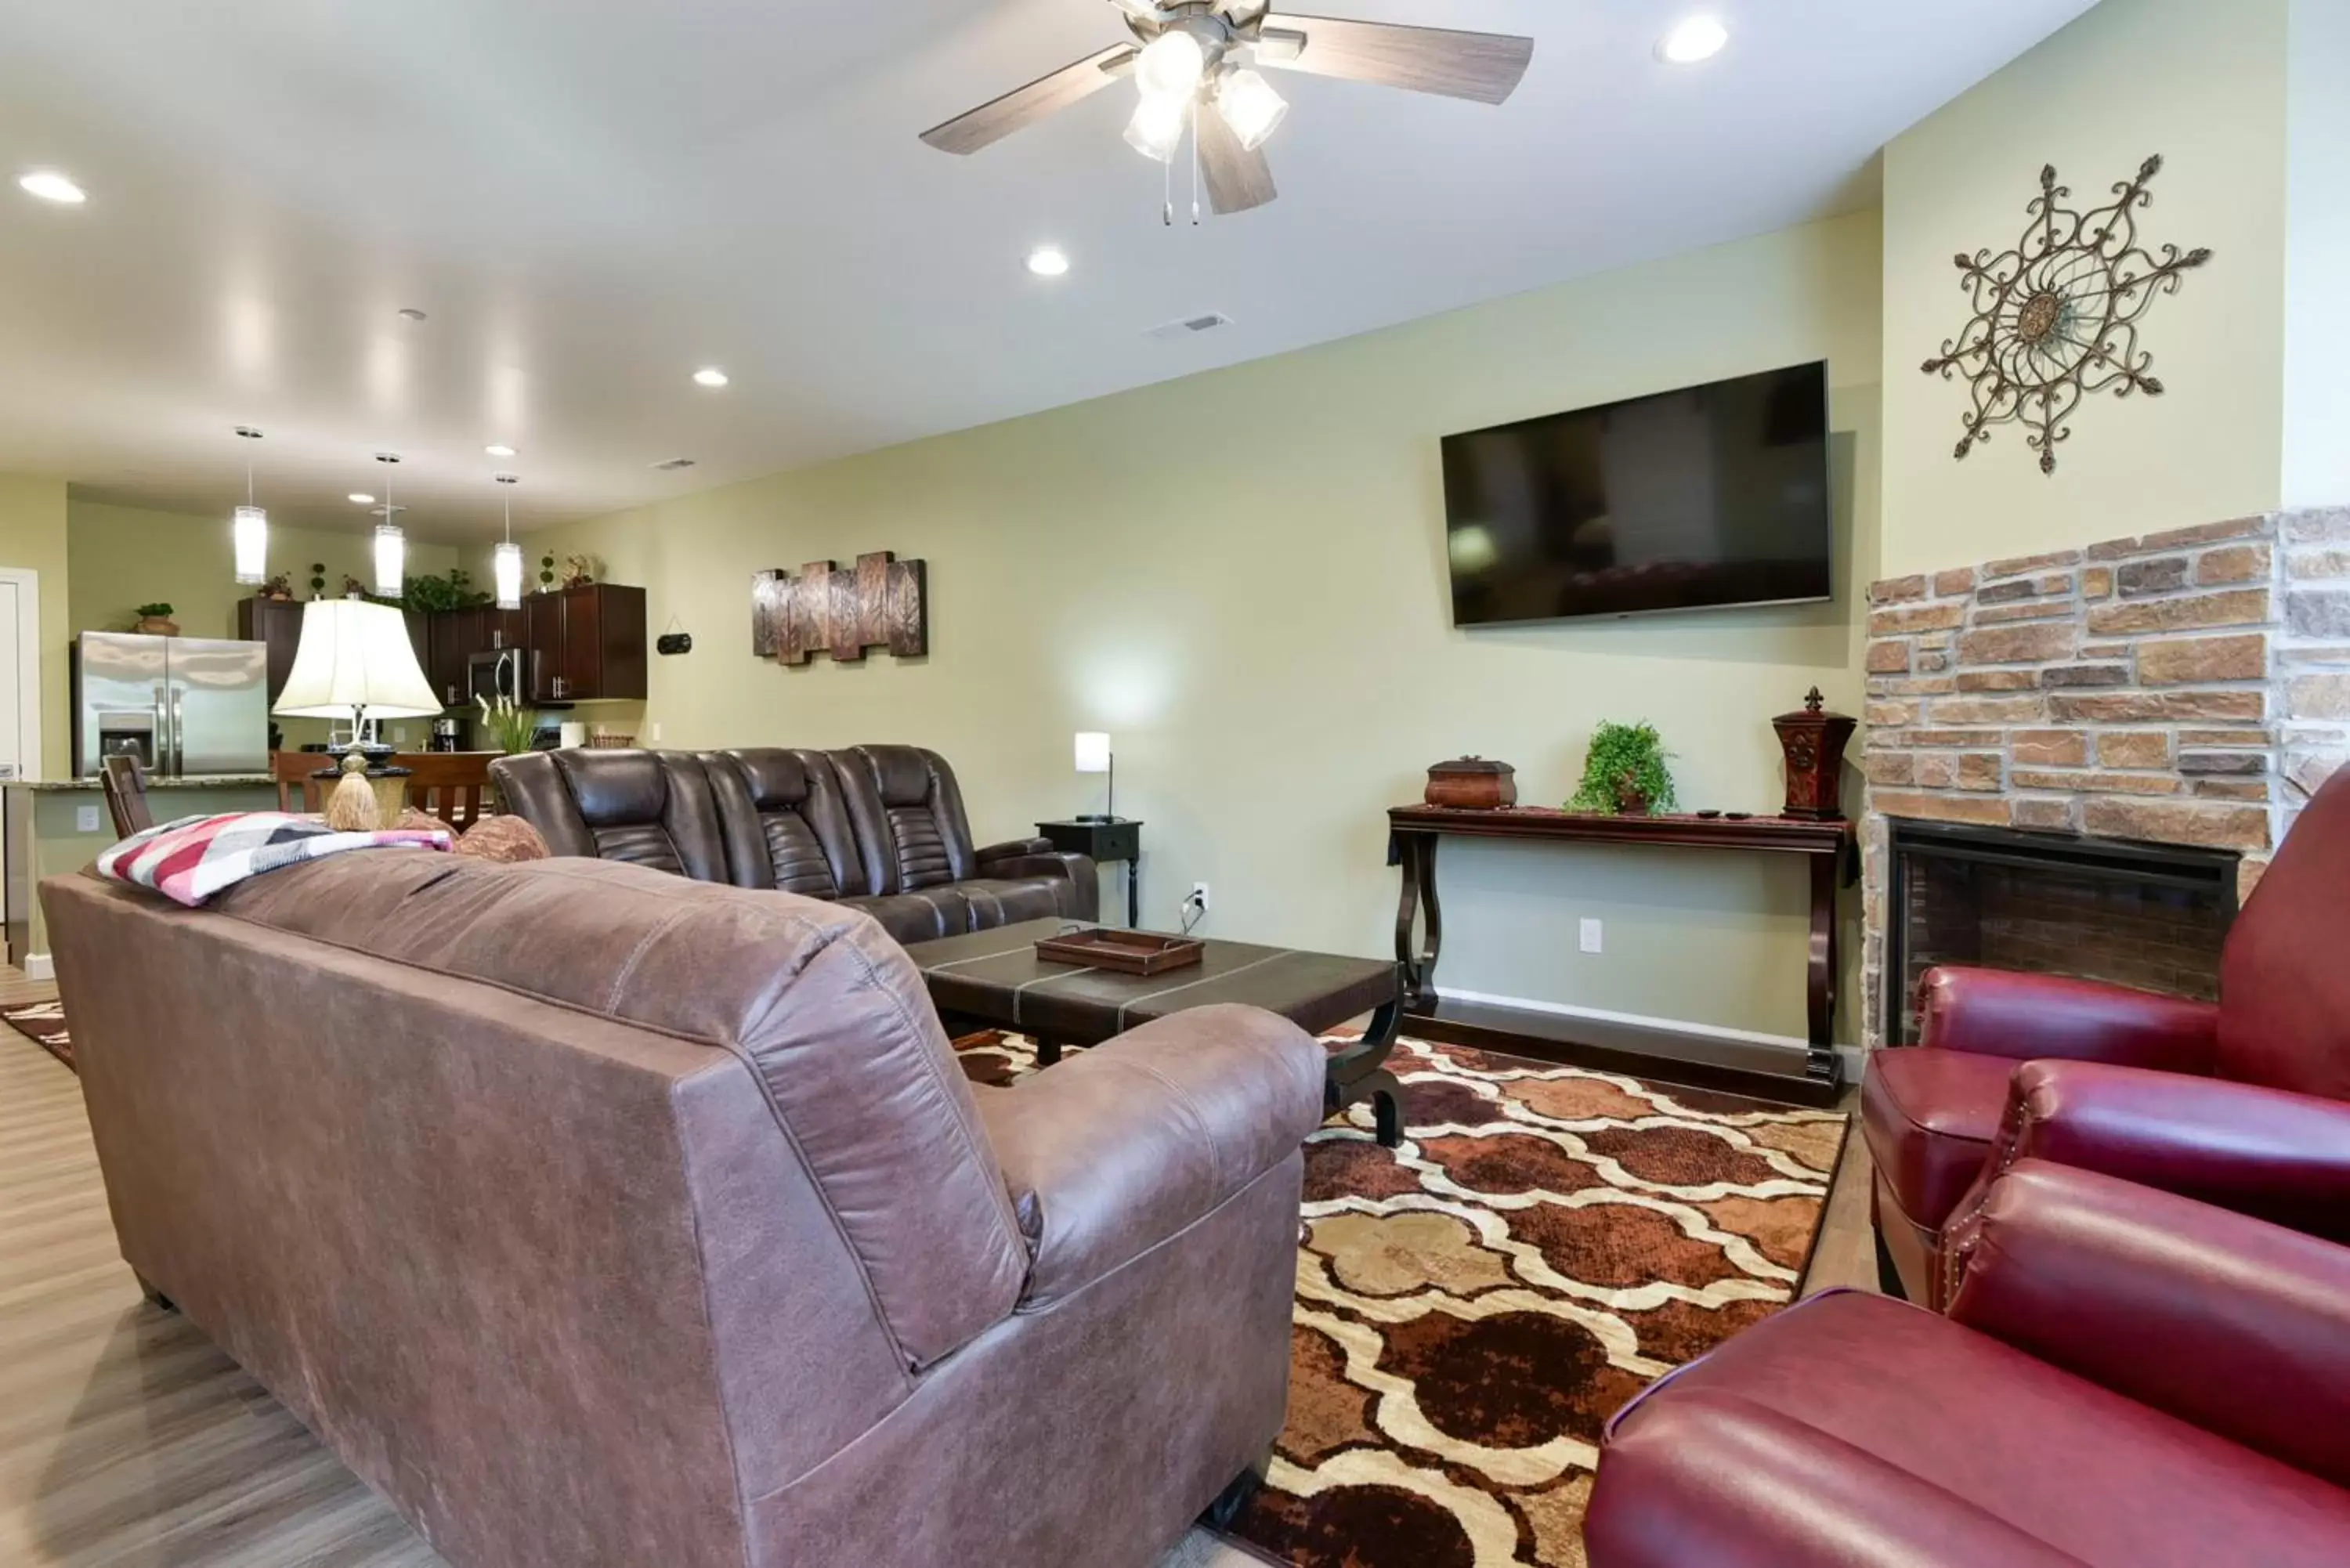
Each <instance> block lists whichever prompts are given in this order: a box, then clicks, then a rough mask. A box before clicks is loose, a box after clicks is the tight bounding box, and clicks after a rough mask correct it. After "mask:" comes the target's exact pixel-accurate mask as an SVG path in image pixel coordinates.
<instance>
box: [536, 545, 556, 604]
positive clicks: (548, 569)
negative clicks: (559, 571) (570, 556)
mask: <svg viewBox="0 0 2350 1568" xmlns="http://www.w3.org/2000/svg"><path fill="white" fill-rule="evenodd" d="M538 591H539V592H540V593H543V594H551V593H553V592H554V591H555V556H553V555H552V554H548V555H545V556H540V557H539V558H538Z"/></svg>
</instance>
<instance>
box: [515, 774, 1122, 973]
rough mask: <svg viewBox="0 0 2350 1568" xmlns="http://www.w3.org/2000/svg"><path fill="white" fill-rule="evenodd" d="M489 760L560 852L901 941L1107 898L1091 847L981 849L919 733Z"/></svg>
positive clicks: (1087, 909) (1078, 911) (1092, 913)
mask: <svg viewBox="0 0 2350 1568" xmlns="http://www.w3.org/2000/svg"><path fill="white" fill-rule="evenodd" d="M490 773H491V776H492V777H494V778H495V779H496V780H497V782H498V788H499V790H500V791H501V793H502V794H504V798H505V801H506V805H507V806H508V808H509V809H510V810H512V811H515V812H516V813H517V814H519V815H521V816H522V817H524V818H525V820H526V821H528V822H529V823H530V825H531V826H533V827H536V828H537V829H538V831H539V833H540V834H541V836H544V837H545V838H546V843H547V847H549V848H550V849H552V850H554V851H555V853H556V854H557V855H582V856H590V857H596V858H598V859H603V860H626V861H630V862H633V863H635V864H637V865H639V866H650V867H655V868H656V869H659V870H662V871H671V872H675V873H677V874H678V875H680V876H684V877H692V878H693V879H694V880H695V881H697V882H731V883H733V885H734V886H735V887H738V888H782V889H783V890H784V891H785V892H787V893H798V894H801V895H802V896H804V897H806V898H824V899H827V900H831V901H834V902H838V903H843V904H847V905H848V906H849V907H850V908H852V909H862V910H864V911H865V912H866V913H868V914H869V915H871V916H872V917H873V918H874V919H877V920H879V921H880V922H881V926H882V929H884V930H887V931H888V932H889V934H890V935H891V936H893V937H895V938H897V939H898V940H899V941H901V942H926V941H933V940H937V939H939V938H941V937H954V936H961V935H962V934H963V933H965V932H966V931H984V930H992V929H995V928H996V927H998V926H1007V925H1012V924H1014V923H1016V922H1018V921H1021V920H1037V919H1053V918H1055V917H1057V918H1060V919H1077V920H1090V919H1097V918H1098V916H1099V912H1100V905H1101V881H1100V877H1098V876H1097V873H1096V871H1095V868H1094V863H1093V861H1092V860H1090V859H1088V858H1087V857H1085V856H1083V855H1058V854H1055V853H1054V851H1053V846H1052V845H1051V844H1049V843H1048V842H1046V841H1045V840H1044V839H1041V838H1024V839H1016V840H1014V841H1013V842H1011V843H1009V844H998V845H993V846H989V847H987V848H984V849H981V848H974V847H973V846H972V835H971V822H970V819H969V818H968V817H966V816H965V815H963V806H962V790H961V789H959V788H958V787H956V784H955V776H954V770H953V769H952V768H950V767H949V766H947V763H946V760H945V759H944V758H943V757H941V756H940V755H939V754H938V753H936V752H930V751H924V750H922V749H921V748H920V747H917V746H854V747H851V748H849V749H848V750H847V751H840V752H807V751H786V750H783V749H781V748H770V749H760V750H746V751H733V752H599V751H577V750H575V751H562V752H531V753H525V754H523V755H520V756H513V757H503V758H500V759H499V760H498V761H496V762H494V763H491V764H490Z"/></svg>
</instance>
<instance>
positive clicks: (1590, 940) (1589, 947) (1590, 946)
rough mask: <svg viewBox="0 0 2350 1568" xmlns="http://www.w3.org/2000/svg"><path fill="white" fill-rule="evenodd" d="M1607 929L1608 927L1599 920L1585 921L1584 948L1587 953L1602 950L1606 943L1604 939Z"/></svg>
mask: <svg viewBox="0 0 2350 1568" xmlns="http://www.w3.org/2000/svg"><path fill="white" fill-rule="evenodd" d="M1606 929H1607V928H1606V927H1604V926H1602V925H1601V924H1600V923H1599V922H1598V921H1597V920H1586V921H1584V922H1583V950H1584V951H1585V952H1587V953H1596V952H1598V951H1600V950H1601V948H1602V946H1603V945H1604V944H1603V940H1602V939H1603V937H1604V934H1605V932H1606Z"/></svg>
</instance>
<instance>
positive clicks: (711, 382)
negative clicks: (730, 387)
mask: <svg viewBox="0 0 2350 1568" xmlns="http://www.w3.org/2000/svg"><path fill="white" fill-rule="evenodd" d="M693 384H694V385H695V386H697V387H723V386H724V385H725V384H726V372H725V371H723V370H722V369H719V368H718V367H717V366H715V365H705V366H703V367H702V369H699V370H696V371H695V372H694V373H693Z"/></svg>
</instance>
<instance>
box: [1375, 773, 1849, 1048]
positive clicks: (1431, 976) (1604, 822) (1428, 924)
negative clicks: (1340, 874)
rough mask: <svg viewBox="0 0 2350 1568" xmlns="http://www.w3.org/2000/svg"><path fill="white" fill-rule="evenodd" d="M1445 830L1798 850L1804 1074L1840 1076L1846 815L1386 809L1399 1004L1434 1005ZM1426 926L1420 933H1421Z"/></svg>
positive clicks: (1425, 1008) (1467, 834)
mask: <svg viewBox="0 0 2350 1568" xmlns="http://www.w3.org/2000/svg"><path fill="white" fill-rule="evenodd" d="M1447 834H1451V835H1455V836H1460V837H1463V838H1522V839H1537V840H1545V841H1549V842H1552V843H1575V844H1616V845H1657V846H1664V847H1667V848H1674V849H1739V850H1750V851H1757V850H1759V851H1762V852H1763V853H1767V854H1780V855H1801V856H1804V857H1806V858H1807V859H1808V861H1809V863H1810V866H1811V878H1812V933H1811V943H1810V948H1809V952H1808V954H1807V957H1806V962H1807V964H1808V966H1809V967H1808V971H1807V973H1806V983H1805V988H1804V989H1805V1000H1806V1002H1807V1012H1808V1013H1809V1015H1810V1016H1809V1023H1810V1046H1811V1051H1810V1056H1809V1059H1808V1061H1807V1062H1806V1063H1805V1065H1804V1077H1805V1078H1807V1079H1809V1080H1811V1081H1813V1082H1814V1083H1816V1084H1820V1085H1825V1086H1826V1087H1829V1088H1833V1087H1835V1085H1837V1084H1838V1082H1839V1080H1840V1076H1841V1074H1840V1069H1839V1065H1838V1063H1837V1060H1836V1054H1835V993H1836V980H1837V977H1838V976H1839V975H1840V974H1841V973H1842V972H1843V971H1842V970H1841V968H1840V967H1839V959H1838V951H1837V949H1838V941H1837V920H1836V888H1838V887H1839V886H1846V887H1848V886H1850V885H1851V884H1852V883H1853V882H1855V881H1857V880H1858V879H1859V875H1860V854H1859V840H1858V838H1857V836H1856V835H1855V833H1854V832H1853V826H1852V824H1851V823H1849V822H1811V821H1805V820H1803V819H1801V818H1796V817H1785V816H1753V817H1727V816H1712V817H1707V816H1614V815H1602V814H1598V813H1592V812H1575V811H1559V810H1556V809H1554V808H1550V807H1544V806H1505V807H1503V808H1501V809H1499V810H1488V811H1477V810H1469V809H1465V808H1461V807H1454V806H1439V805H1403V806H1397V807H1395V808H1394V809H1393V810H1391V811H1389V812H1388V865H1390V866H1399V867H1402V868H1403V901H1402V903H1401V905H1400V906H1399V908H1398V909H1397V910H1396V961H1397V962H1398V963H1399V964H1401V965H1403V968H1404V974H1405V983H1406V987H1407V990H1406V996H1405V1000H1406V1004H1407V1005H1408V1006H1409V1008H1410V1010H1411V1011H1412V1012H1423V1013H1424V1012H1433V1011H1434V1009H1435V1007H1436V961H1437V958H1438V955H1439V954H1440V951H1441V950H1442V949H1443V946H1444V911H1443V909H1442V906H1441V905H1440V903H1439V902H1438V900H1437V896H1436V846H1437V842H1438V840H1440V838H1442V837H1443V836H1445V835H1447ZM1423 905H1424V906H1425V918H1424V919H1423V918H1422V914H1423V910H1422V906H1423ZM1423 930H1424V932H1425V940H1424V941H1422V940H1419V933H1420V932H1421V931H1423Z"/></svg>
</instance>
